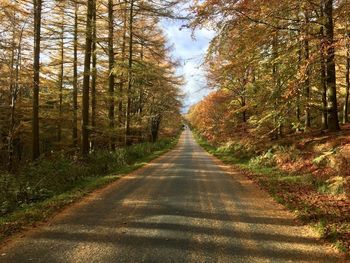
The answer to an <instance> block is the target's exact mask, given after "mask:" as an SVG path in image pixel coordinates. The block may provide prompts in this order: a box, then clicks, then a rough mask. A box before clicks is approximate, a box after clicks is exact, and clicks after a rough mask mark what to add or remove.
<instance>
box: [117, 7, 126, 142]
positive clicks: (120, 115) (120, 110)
mask: <svg viewBox="0 0 350 263" xmlns="http://www.w3.org/2000/svg"><path fill="white" fill-rule="evenodd" d="M124 9H125V11H124V22H123V40H122V63H124V62H125V59H126V33H127V18H128V15H127V9H126V2H124ZM124 84H125V83H124V73H121V75H120V84H119V101H118V125H119V126H120V127H121V126H122V125H123V121H124V118H123V116H124V112H123V92H124ZM124 142H125V140H124Z"/></svg>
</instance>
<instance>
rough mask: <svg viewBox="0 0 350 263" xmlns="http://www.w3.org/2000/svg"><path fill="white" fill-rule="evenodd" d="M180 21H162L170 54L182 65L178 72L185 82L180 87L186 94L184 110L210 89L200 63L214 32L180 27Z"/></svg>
mask: <svg viewBox="0 0 350 263" xmlns="http://www.w3.org/2000/svg"><path fill="white" fill-rule="evenodd" d="M181 26H182V24H181V22H178V21H175V22H174V21H168V20H165V21H162V27H163V30H164V31H165V33H166V35H167V38H168V39H169V44H172V45H173V47H174V49H173V51H172V56H173V57H174V58H175V59H177V60H179V61H180V62H181V65H182V67H181V68H179V69H178V73H179V74H182V75H183V76H184V77H185V81H186V84H185V85H184V86H183V87H182V89H183V92H184V93H185V94H186V98H185V101H184V106H185V107H184V109H183V111H184V112H186V111H187V110H188V108H189V107H190V106H192V105H193V104H195V103H197V102H198V101H200V100H201V99H202V98H203V97H204V96H206V95H207V94H208V93H209V92H210V91H209V89H208V88H207V83H206V79H205V72H204V70H203V68H202V67H201V65H202V64H203V62H204V56H205V54H206V52H207V49H208V46H209V43H210V41H211V40H212V38H213V37H214V32H213V31H211V30H208V29H200V30H197V31H195V32H194V34H193V35H192V31H191V30H189V29H187V28H182V27H181Z"/></svg>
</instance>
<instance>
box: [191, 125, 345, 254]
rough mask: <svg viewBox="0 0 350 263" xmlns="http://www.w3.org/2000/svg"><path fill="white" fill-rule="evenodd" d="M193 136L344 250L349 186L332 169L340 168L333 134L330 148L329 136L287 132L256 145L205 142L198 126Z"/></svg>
mask: <svg viewBox="0 0 350 263" xmlns="http://www.w3.org/2000/svg"><path fill="white" fill-rule="evenodd" d="M333 136H334V135H333ZM195 137H196V140H197V142H198V143H199V144H200V145H201V146H202V147H203V148H205V149H206V150H207V151H208V152H209V153H211V154H213V155H214V156H216V157H217V158H219V159H221V160H222V161H223V162H224V163H226V164H228V165H233V166H234V168H235V169H239V170H240V171H241V172H242V173H244V174H245V175H246V176H248V177H249V178H250V179H252V180H253V181H255V182H257V183H258V184H259V186H261V187H262V188H263V189H265V190H267V191H268V192H269V193H270V194H271V196H273V197H274V199H275V200H276V201H277V202H279V203H281V204H283V205H284V206H286V207H287V208H288V209H289V210H291V211H293V212H294V213H296V215H297V216H298V218H299V219H300V220H301V221H302V222H304V223H307V224H310V225H312V226H313V227H314V228H315V229H316V230H317V231H318V232H319V234H320V236H321V237H322V238H323V239H324V240H327V241H329V242H332V243H333V244H334V245H335V246H336V247H337V248H338V249H339V250H340V251H342V252H349V245H350V201H349V199H348V197H347V193H349V192H348V187H349V186H348V185H347V184H346V182H345V180H344V177H342V176H339V171H337V169H340V168H341V169H343V168H345V167H343V166H342V165H343V164H341V165H339V163H337V162H336V161H335V160H337V159H339V158H340V156H341V152H342V147H341V146H340V145H339V141H338V142H337V139H336V138H337V136H335V137H334V138H333V139H332V141H333V143H334V144H333V148H332V149H334V150H332V151H331V150H329V149H328V148H327V146H326V145H325V144H324V141H325V139H326V138H325V137H327V138H328V137H329V136H319V137H313V138H310V137H308V136H303V138H301V139H298V140H295V139H296V138H289V139H285V140H282V141H276V142H273V143H271V144H270V145H265V146H266V147H264V148H260V149H259V150H258V151H257V149H254V150H253V149H252V148H251V147H249V144H248V145H245V144H240V143H239V142H229V143H226V144H215V143H210V142H209V141H208V140H207V139H206V138H204V137H203V136H201V135H200V133H198V132H196V133H195ZM347 138H348V139H350V130H349V131H348V137H347ZM322 139H323V140H322ZM326 141H328V142H329V138H328V140H326ZM349 142H350V141H349ZM349 142H348V143H349ZM348 146H349V144H348V145H347V147H348ZM328 147H329V145H328ZM347 169H349V167H348V168H347Z"/></svg>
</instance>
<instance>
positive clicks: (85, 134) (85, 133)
mask: <svg viewBox="0 0 350 263" xmlns="http://www.w3.org/2000/svg"><path fill="white" fill-rule="evenodd" d="M93 8H94V0H87V18H86V41H85V58H84V79H83V109H82V115H83V124H82V154H83V156H87V155H88V154H89V151H90V148H89V106H90V105H89V104H90V98H89V95H90V94H89V90H90V88H89V85H90V75H91V69H90V66H91V48H92V27H93V23H92V20H93Z"/></svg>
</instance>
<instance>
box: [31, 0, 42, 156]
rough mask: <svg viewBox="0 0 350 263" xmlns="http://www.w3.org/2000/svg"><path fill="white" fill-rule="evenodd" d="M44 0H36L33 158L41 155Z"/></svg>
mask: <svg viewBox="0 0 350 263" xmlns="http://www.w3.org/2000/svg"><path fill="white" fill-rule="evenodd" d="M41 10H42V0H34V64H33V70H34V77H33V119H32V158H33V160H36V159H38V158H39V156H40V145H39V140H40V138H39V88H40V83H39V81H40V41H41Z"/></svg>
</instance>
